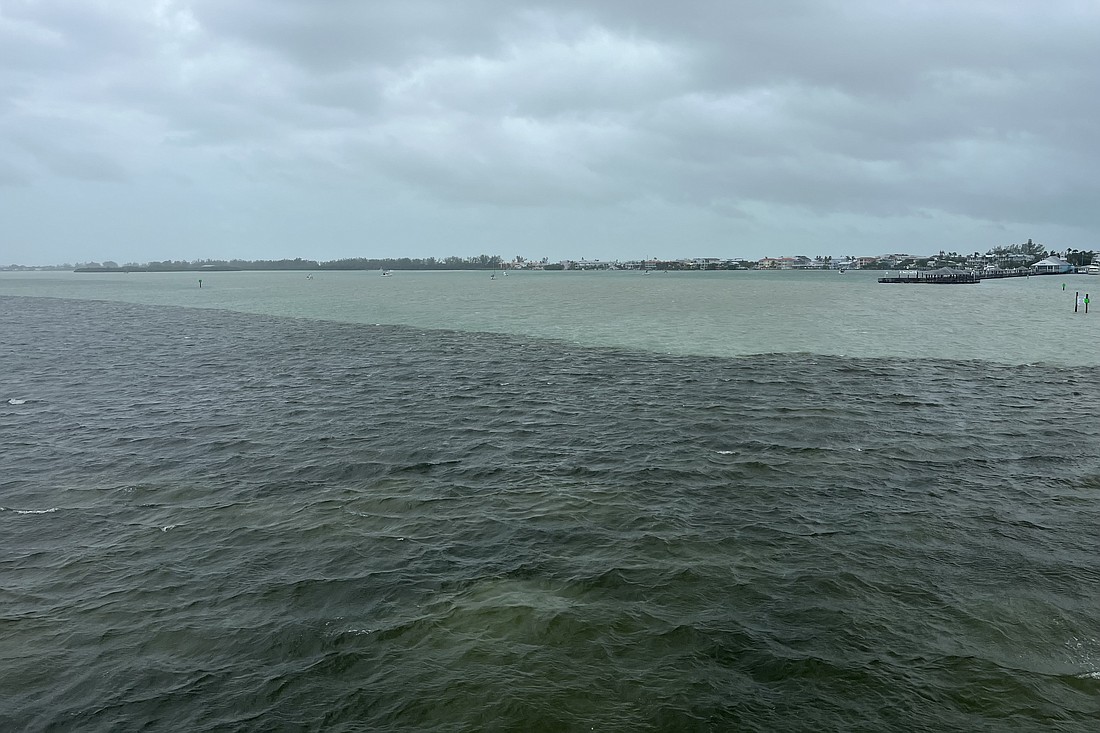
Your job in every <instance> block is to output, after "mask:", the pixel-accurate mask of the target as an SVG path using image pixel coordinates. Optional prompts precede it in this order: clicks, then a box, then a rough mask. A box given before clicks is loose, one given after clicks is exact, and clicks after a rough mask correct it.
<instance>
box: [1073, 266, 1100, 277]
mask: <svg viewBox="0 0 1100 733" xmlns="http://www.w3.org/2000/svg"><path fill="white" fill-rule="evenodd" d="M1077 272H1079V273H1081V274H1082V275H1100V265H1086V266H1085V267H1082V268H1080V269H1079V270H1077Z"/></svg>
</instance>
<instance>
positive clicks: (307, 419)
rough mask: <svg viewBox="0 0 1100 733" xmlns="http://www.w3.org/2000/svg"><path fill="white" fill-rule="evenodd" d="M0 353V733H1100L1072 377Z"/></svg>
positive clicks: (540, 346) (176, 353)
mask: <svg viewBox="0 0 1100 733" xmlns="http://www.w3.org/2000/svg"><path fill="white" fill-rule="evenodd" d="M0 338H2V343H3V344H4V347H3V351H2V352H0V445H2V446H3V452H2V454H0V507H2V508H0V552H2V555H0V578H2V588H0V730H74V731H75V730H79V731H127V730H194V731H202V730H230V731H232V730H432V731H477V730H508V731H511V730H517V731H520V730H522V731H538V730H548V731H550V730H565V731H570V730H597V731H639V730H668V731H691V730H748V731H757V730H758V731H807V730H812V731H826V730H838V731H839V730H843V731H857V730H859V731H863V730H865V731H886V730H896V731H945V730H959V731H1014V730H1061V731H1078V730H1080V731H1086V730H1087V731H1092V730H1095V729H1096V724H1097V716H1100V565H1098V562H1097V561H1098V559H1100V557H1098V556H1100V552H1098V549H1097V536H1098V535H1097V530H1098V527H1100V510H1098V507H1100V427H1098V421H1100V418H1098V417H1097V415H1098V414H1100V408H1098V402H1097V398H1096V391H1095V390H1096V386H1097V385H1096V377H1095V374H1094V373H1093V372H1091V371H1084V370H1068V369H1060V368H1054V367H1006V366H999V365H996V364H986V363H979V362H969V363H960V362H949V361H937V360H916V361H914V360H908V361H895V360H853V359H844V358H833V357H818V356H813V355H805V354H801V355H798V354H796V355H772V356H763V357H748V358H738V359H725V358H696V357H674V356H660V355H653V354H646V353H633V352H623V351H614V350H600V349H580V348H576V347H569V346H564V345H562V344H558V343H553V342H548V341H535V340H523V339H522V338H516V337H501V336H490V335H477V334H468V333H455V332H444V331H422V330H415V329H410V328H399V327H365V326H356V325H342V324H336V323H326V322H313V321H298V320H290V319H277V318H272V317H264V316H250V315H241V314H233V313H225V312H218V311H197V310H188V309H181V308H168V307H165V308H156V307H146V306H136V305H125V304H116V303H104V302H96V301H66V300H57V299H41V298H10V297H8V298H2V297H0Z"/></svg>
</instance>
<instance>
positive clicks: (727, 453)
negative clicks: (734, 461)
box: [714, 450, 737, 456]
mask: <svg viewBox="0 0 1100 733" xmlns="http://www.w3.org/2000/svg"><path fill="white" fill-rule="evenodd" d="M714 452H715V453H717V454H718V455H720V456H732V455H733V454H734V453H736V452H737V451H735V450H716V451H714Z"/></svg>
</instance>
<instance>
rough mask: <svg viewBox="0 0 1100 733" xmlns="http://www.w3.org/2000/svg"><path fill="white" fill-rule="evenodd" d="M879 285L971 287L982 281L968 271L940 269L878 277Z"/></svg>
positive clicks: (948, 268)
mask: <svg viewBox="0 0 1100 733" xmlns="http://www.w3.org/2000/svg"><path fill="white" fill-rule="evenodd" d="M878 281H879V282H880V283H914V284H918V285H972V284H977V283H980V282H981V281H982V279H981V278H980V277H979V276H978V275H976V274H975V273H974V272H972V271H970V270H954V269H952V268H950V267H941V268H939V269H938V270H912V271H906V272H904V273H901V274H899V276H898V277H880V278H879V279H878Z"/></svg>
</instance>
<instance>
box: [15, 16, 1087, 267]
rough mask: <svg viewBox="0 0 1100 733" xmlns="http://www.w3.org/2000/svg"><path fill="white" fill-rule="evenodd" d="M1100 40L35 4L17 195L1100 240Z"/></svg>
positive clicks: (1015, 32) (795, 23) (20, 86)
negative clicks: (963, 228) (360, 204)
mask: <svg viewBox="0 0 1100 733" xmlns="http://www.w3.org/2000/svg"><path fill="white" fill-rule="evenodd" d="M1098 30H1100V8H1098V7H1095V6H1093V5H1091V4H1088V3H1078V2H1072V1H1070V0H1066V1H1063V2H1054V3H1045V4H1041V5H1040V4H1037V3H1030V2H996V3H994V2H975V3H949V2H893V3H882V2H872V1H871V0H867V1H866V2H852V1H848V2H820V1H814V2H810V1H809V0H807V1H805V2H776V3H758V2H733V3H714V2H694V1H692V2H680V3H675V4H672V3H667V2H655V1H648V0H643V1H637V0H632V1H630V2H628V1H627V0H604V1H603V2H599V3H589V2H579V1H573V0H562V1H559V2H554V3H545V2H544V3H537V2H526V3H516V2H503V1H500V0H478V1H477V2H469V3H452V2H443V1H442V0H411V1H408V2H400V3H397V2H372V3H364V2H353V1H352V0H336V1H334V2H326V3H312V2H305V1H303V0H264V1H263V2H260V0H239V1H237V2H221V1H215V0H191V1H187V0H160V1H158V2H153V3H149V4H145V5H135V4H133V3H127V2H122V1H121V0H114V1H111V0H99V1H98V2H90V3H81V4H73V3H69V2H61V1H60V0H57V1H53V2H50V1H31V0H23V1H22V2H20V1H18V0H16V1H14V2H8V3H5V4H4V5H3V7H2V8H0V62H2V66H0V93H2V98H0V132H2V133H3V135H4V138H5V142H4V143H3V144H0V181H3V182H4V183H5V185H8V186H12V185H33V186H34V187H35V190H38V189H41V191H42V201H43V202H45V201H47V200H48V199H49V186H50V185H51V183H50V182H51V181H55V180H56V181H61V180H64V179H71V180H75V181H83V182H86V183H87V184H88V185H96V184H100V183H103V182H112V184H113V185H123V184H124V182H126V181H131V182H132V183H133V185H135V186H137V185H141V184H142V182H143V181H158V182H160V183H158V184H157V185H161V184H163V182H165V181H170V180H187V181H203V182H205V185H207V186H208V187H211V188H213V189H216V190H219V191H226V192H228V191H252V192H253V194H252V195H256V194H255V191H256V189H255V188H252V187H253V186H255V185H256V184H257V183H258V182H263V184H264V186H282V187H283V188H282V189H281V193H279V200H284V199H285V198H287V197H297V198H300V199H301V200H302V202H303V208H304V209H311V208H316V206H322V207H323V206H325V205H326V204H325V203H324V201H323V200H322V199H319V198H318V199H317V200H316V203H315V204H309V203H308V202H309V201H310V200H312V199H314V198H315V197H317V196H318V195H319V194H318V191H321V190H331V189H332V187H345V188H346V187H349V186H350V187H351V188H352V189H354V188H355V187H363V190H369V191H370V192H371V196H372V199H371V201H373V202H374V205H376V206H378V207H379V208H380V210H382V211H386V212H389V214H388V215H390V216H397V215H398V214H397V213H396V212H399V211H400V212H401V214H400V215H401V216H417V215H418V214H417V211H418V207H419V211H420V214H419V215H423V216H432V217H436V216H444V215H446V212H452V213H454V212H460V211H462V210H468V211H467V214H470V213H476V212H477V211H478V207H485V216H493V215H494V214H493V213H492V212H496V215H499V214H500V212H502V211H506V210H509V209H512V208H517V210H519V211H520V214H517V216H515V217H511V216H510V217H509V218H508V219H507V221H515V222H517V226H518V227H519V229H517V236H519V235H520V233H521V232H522V231H524V229H523V227H522V226H521V225H519V224H518V222H520V221H522V219H523V214H522V211H524V210H527V211H533V210H536V209H539V208H540V207H541V208H547V209H548V210H550V209H553V210H554V211H555V212H557V214H556V217H555V218H556V219H558V220H560V219H561V218H562V214H561V212H570V211H572V213H573V215H575V216H576V218H577V222H583V221H584V220H585V217H587V216H590V215H592V212H593V211H594V210H595V209H598V208H604V209H607V207H612V209H613V208H614V207H620V206H621V207H633V208H631V210H632V211H633V210H636V209H637V206H641V207H642V208H643V210H649V211H657V207H652V206H647V205H646V203H645V202H653V201H661V202H663V203H664V204H665V205H664V206H662V207H660V211H661V215H662V216H664V217H669V216H672V217H675V216H677V213H676V212H681V215H682V216H683V222H684V224H683V225H684V226H685V227H694V226H699V221H700V218H699V217H700V216H701V215H702V216H709V217H712V221H711V223H710V224H707V225H706V227H705V231H706V232H707V236H710V237H712V236H713V232H714V231H716V230H717V229H720V228H721V227H718V226H717V222H720V221H723V220H728V228H729V229H730V230H731V231H735V230H736V229H737V227H740V226H743V225H745V223H746V222H748V221H750V220H751V223H752V232H753V234H754V236H755V237H757V238H763V239H768V238H769V237H770V238H771V239H772V240H774V241H775V242H776V243H777V246H783V242H784V241H785V239H784V237H786V236H787V235H786V234H784V232H785V231H787V230H788V229H789V228H790V226H791V221H792V219H793V218H799V219H800V221H798V222H797V224H796V226H795V228H797V230H798V231H807V230H813V229H814V227H815V224H814V222H817V223H820V224H822V225H823V226H825V225H827V224H828V221H829V220H830V219H835V218H836V217H837V216H839V215H842V216H844V217H847V218H848V220H851V221H855V222H859V221H862V222H863V223H864V224H866V226H865V227H863V228H864V229H866V230H867V231H873V232H876V233H878V232H881V231H884V230H889V228H890V227H891V226H892V223H891V222H895V221H903V220H907V222H908V223H906V226H920V227H923V229H924V230H925V231H927V232H929V233H934V232H935V231H936V227H937V226H940V227H941V228H942V231H944V233H945V235H947V234H949V232H950V229H951V228H957V227H958V222H959V220H960V219H961V220H968V221H970V222H971V223H972V224H973V225H974V227H981V226H988V227H990V231H996V232H1001V231H1003V229H1002V227H1005V226H1010V227H1011V226H1012V225H1014V224H1016V223H1018V224H1020V225H1021V226H1024V227H1036V228H1037V227H1043V226H1047V225H1049V226H1051V227H1058V228H1059V232H1060V233H1062V234H1064V235H1072V236H1076V237H1080V238H1081V239H1082V242H1081V243H1082V244H1087V242H1085V241H1084V240H1085V239H1087V238H1089V237H1091V236H1092V230H1093V229H1094V228H1095V227H1096V225H1097V224H1098V223H1100V216H1098V214H1097V213H1096V210H1095V207H1093V206H1092V205H1090V203H1089V202H1090V201H1092V200H1094V199H1095V198H1096V197H1097V195H1100V187H1098V186H1097V184H1096V182H1095V177H1094V175H1093V172H1094V170H1095V168H1096V164H1097V163H1098V162H1100V151H1098V149H1097V146H1098V143H1097V140H1100V134H1098V133H1100V124H1098V123H1097V120H1098V119H1100V114H1098V113H1100V109H1098V106H1100V102H1098V101H1097V100H1100V94H1098V93H1100V74H1098V72H1097V71H1096V69H1100V44H1096V43H1095V38H1096V36H1097V31H1098ZM264 190H267V189H266V188H265V189H264ZM181 191H182V189H181V190H180V191H175V194H177V195H181V196H184V195H190V194H186V193H184V192H181ZM166 195H172V189H171V188H169V189H166ZM227 195H228V194H227ZM386 196H394V197H398V198H399V199H400V201H401V202H402V204H401V206H396V205H387V204H386V203H385V201H384V200H382V199H384V198H385V197H386ZM394 200H395V201H396V200H398V199H397V198H395V199H394ZM245 203H246V202H245V201H243V200H242V201H241V202H240V204H241V205H242V206H244V205H245ZM247 204H248V208H249V209H251V208H253V207H254V205H256V204H257V202H256V201H254V200H253V201H248V202H247ZM227 205H228V207H229V208H230V209H232V201H227ZM42 206H43V208H45V207H46V206H47V204H46V203H43V204H42ZM167 208H168V209H169V210H170V209H171V207H170V206H167ZM624 211H626V209H624ZM701 212H702V213H701ZM330 215H331V216H337V217H338V216H341V212H339V211H333V212H331V213H330ZM568 215H569V214H568V213H566V214H565V216H568ZM605 215H606V212H605ZM349 216H350V214H349ZM461 218H462V220H463V221H465V220H468V219H469V217H468V216H466V215H465V214H464V215H463V216H462V217H461ZM478 218H479V217H478V216H473V219H474V220H477V219H478ZM939 218H942V222H940V223H939V224H937V222H938V221H939ZM577 222H574V223H573V224H572V225H571V227H570V229H569V231H570V232H575V231H576V230H577V229H578V228H580V229H583V226H582V225H580V224H578V223H577ZM914 222H916V224H914ZM441 226H445V225H441ZM856 228H860V227H859V226H856ZM563 231H564V230H563ZM769 231H770V232H772V233H771V234H769ZM875 236H877V234H876V235H875ZM998 236H1000V235H999V234H998ZM609 246H617V245H615V244H614V243H612V244H611V245H609ZM723 246H724V245H723ZM756 246H759V245H756ZM746 253H748V252H746ZM608 254H611V253H610V252H609V253H608ZM670 254H671V253H670Z"/></svg>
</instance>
